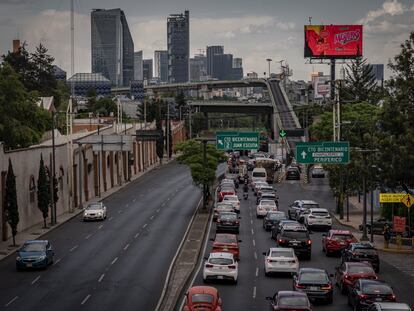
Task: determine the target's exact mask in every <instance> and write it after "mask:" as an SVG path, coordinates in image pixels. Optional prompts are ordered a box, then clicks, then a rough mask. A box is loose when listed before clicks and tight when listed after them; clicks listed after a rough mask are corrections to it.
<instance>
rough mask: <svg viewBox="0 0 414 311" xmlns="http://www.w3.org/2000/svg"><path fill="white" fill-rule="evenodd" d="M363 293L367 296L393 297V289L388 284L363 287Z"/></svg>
mask: <svg viewBox="0 0 414 311" xmlns="http://www.w3.org/2000/svg"><path fill="white" fill-rule="evenodd" d="M362 291H363V292H364V293H365V294H369V295H375V294H381V295H391V294H392V289H391V288H390V287H389V286H388V285H386V284H364V285H363V287H362Z"/></svg>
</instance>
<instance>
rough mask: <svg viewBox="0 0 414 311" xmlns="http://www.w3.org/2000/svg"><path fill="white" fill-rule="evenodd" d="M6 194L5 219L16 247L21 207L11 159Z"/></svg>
mask: <svg viewBox="0 0 414 311" xmlns="http://www.w3.org/2000/svg"><path fill="white" fill-rule="evenodd" d="M5 192H6V194H5V202H4V203H5V208H4V212H5V219H6V222H7V223H8V224H9V226H10V228H11V230H12V235H13V245H16V241H15V237H16V234H17V225H18V223H19V207H18V205H17V193H16V176H14V172H13V165H12V162H11V160H10V159H9V168H8V171H7V178H6V191H5Z"/></svg>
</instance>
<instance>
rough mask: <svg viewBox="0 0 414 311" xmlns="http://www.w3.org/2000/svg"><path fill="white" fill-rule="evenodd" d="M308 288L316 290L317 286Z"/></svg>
mask: <svg viewBox="0 0 414 311" xmlns="http://www.w3.org/2000/svg"><path fill="white" fill-rule="evenodd" d="M309 289H310V290H318V288H317V287H316V286H311V287H310V288H309Z"/></svg>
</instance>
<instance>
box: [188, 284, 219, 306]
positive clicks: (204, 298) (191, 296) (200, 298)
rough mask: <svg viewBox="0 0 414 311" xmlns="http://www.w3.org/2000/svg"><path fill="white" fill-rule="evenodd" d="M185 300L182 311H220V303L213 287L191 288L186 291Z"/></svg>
mask: <svg viewBox="0 0 414 311" xmlns="http://www.w3.org/2000/svg"><path fill="white" fill-rule="evenodd" d="M185 298H186V299H185V305H184V307H183V311H196V310H206V311H207V310H209V311H210V310H211V311H221V305H222V301H221V298H220V296H219V293H218V291H217V289H216V288H214V287H211V286H193V287H191V288H190V289H189V290H188V292H187V294H186V295H185Z"/></svg>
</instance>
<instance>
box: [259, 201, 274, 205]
mask: <svg viewBox="0 0 414 311" xmlns="http://www.w3.org/2000/svg"><path fill="white" fill-rule="evenodd" d="M260 205H272V206H274V205H276V203H275V201H272V200H261V201H260Z"/></svg>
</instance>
